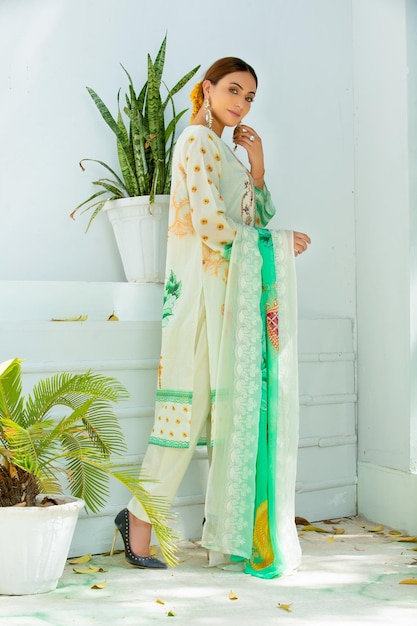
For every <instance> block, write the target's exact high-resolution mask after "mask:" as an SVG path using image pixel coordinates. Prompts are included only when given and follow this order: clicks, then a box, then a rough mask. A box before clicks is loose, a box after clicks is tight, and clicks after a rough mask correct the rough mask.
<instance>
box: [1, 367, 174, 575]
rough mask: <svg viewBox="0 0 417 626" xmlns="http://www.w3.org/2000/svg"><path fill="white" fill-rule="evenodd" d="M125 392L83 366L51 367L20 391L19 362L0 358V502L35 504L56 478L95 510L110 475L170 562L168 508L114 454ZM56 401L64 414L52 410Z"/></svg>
mask: <svg viewBox="0 0 417 626" xmlns="http://www.w3.org/2000/svg"><path fill="white" fill-rule="evenodd" d="M127 395H128V392H127V390H126V389H125V388H124V387H123V386H122V385H121V383H119V382H118V381H117V380H116V379H113V378H108V377H105V376H102V375H100V374H95V373H93V372H91V371H88V372H86V373H82V374H72V373H67V372H64V373H60V374H55V375H53V376H51V377H49V378H45V379H42V380H40V381H39V382H38V383H36V384H35V385H34V387H33V389H32V393H30V394H27V395H26V396H23V395H22V372H21V361H20V360H19V359H17V358H15V359H12V360H10V361H7V362H5V363H2V364H0V506H15V505H27V506H34V505H35V497H36V496H37V495H38V494H39V493H46V494H51V495H53V494H60V493H62V492H63V488H62V478H63V479H64V482H65V483H66V485H67V487H68V489H69V490H70V492H71V494H72V495H73V496H75V497H78V498H82V499H83V500H84V501H85V504H86V508H87V509H88V510H91V511H92V512H96V511H98V510H99V509H100V508H101V507H102V506H103V505H104V504H105V502H106V500H107V498H108V495H109V482H110V479H111V478H115V479H116V480H118V481H120V482H121V483H122V484H123V485H124V486H125V487H127V488H128V489H129V490H130V492H131V493H132V494H133V495H134V496H135V497H136V498H137V499H138V500H139V501H140V502H141V504H142V506H143V508H144V509H145V511H146V513H147V515H148V516H149V519H150V520H151V522H152V524H153V527H154V529H155V534H156V536H157V538H158V541H159V544H160V547H161V551H162V553H163V555H164V557H165V559H166V561H167V563H169V564H171V565H172V564H174V563H175V561H176V558H175V545H174V538H175V536H174V533H173V531H172V530H171V529H170V528H169V527H168V526H167V524H166V519H167V515H168V507H167V506H166V505H165V503H164V502H163V501H162V500H161V499H157V498H154V497H151V496H150V494H149V493H148V491H147V490H146V489H145V488H144V486H143V483H144V482H146V477H144V476H142V475H141V472H140V470H139V468H137V467H134V466H130V465H128V464H127V463H126V462H125V461H124V460H123V458H122V457H120V455H121V454H122V453H123V452H125V451H126V443H125V440H124V436H123V433H122V429H121V427H120V424H119V422H118V420H117V417H116V415H115V414H114V412H113V410H112V404H113V403H115V402H118V401H119V400H122V399H124V398H126V397H127ZM57 407H59V409H58V410H59V411H60V412H61V413H62V412H63V410H64V412H65V415H63V416H62V417H60V416H58V415H57V411H56V409H57ZM54 410H55V411H54ZM112 455H115V456H113V457H112ZM116 457H120V458H117V460H115V458H116Z"/></svg>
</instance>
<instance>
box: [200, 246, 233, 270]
mask: <svg viewBox="0 0 417 626" xmlns="http://www.w3.org/2000/svg"><path fill="white" fill-rule="evenodd" d="M203 239H204V237H203ZM202 252H203V265H204V271H205V272H206V273H207V274H209V275H211V276H218V275H219V272H221V271H222V270H223V269H225V268H226V266H227V264H228V261H227V259H225V258H223V257H222V255H221V254H220V252H219V251H218V250H212V249H211V248H209V247H208V246H206V245H205V244H203V246H202Z"/></svg>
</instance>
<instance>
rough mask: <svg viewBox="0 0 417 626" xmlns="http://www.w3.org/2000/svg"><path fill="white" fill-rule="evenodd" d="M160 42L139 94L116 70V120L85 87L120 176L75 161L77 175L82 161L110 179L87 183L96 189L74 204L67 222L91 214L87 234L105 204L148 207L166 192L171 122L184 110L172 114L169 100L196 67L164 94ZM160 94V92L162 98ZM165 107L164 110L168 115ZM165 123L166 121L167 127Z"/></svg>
mask: <svg viewBox="0 0 417 626" xmlns="http://www.w3.org/2000/svg"><path fill="white" fill-rule="evenodd" d="M166 39H167V38H166V36H165V37H164V39H163V41H162V44H161V47H160V49H159V52H158V54H157V56H156V59H155V61H152V59H151V57H150V55H149V54H148V78H147V81H146V83H145V84H144V85H143V87H142V88H141V89H140V90H139V92H136V90H135V87H134V84H133V81H132V78H131V76H130V74H129V73H128V71H127V70H126V69H125V68H124V67H123V66H122V68H123V70H124V72H125V74H126V76H127V79H128V92H127V93H125V99H126V106H125V107H124V108H123V113H124V114H125V117H124V116H123V113H122V111H121V108H120V90H119V92H118V94H117V118H114V117H113V115H112V114H111V113H110V111H109V109H108V108H107V106H106V105H105V104H104V102H103V101H102V99H101V98H100V96H99V95H98V94H97V93H96V92H95V91H94V90H93V89H91V88H90V87H87V91H88V93H89V94H90V96H91V98H92V99H93V102H94V103H95V105H96V106H97V108H98V110H99V112H100V114H101V116H102V118H103V120H104V121H105V122H106V124H107V125H108V126H109V128H110V129H111V130H112V131H113V133H114V135H115V138H116V148H117V156H118V161H119V165H120V171H121V176H119V175H118V174H117V173H116V172H115V171H114V170H113V169H112V168H111V167H109V166H108V165H107V164H106V163H103V161H98V160H97V159H82V161H81V162H80V166H81V169H82V170H83V171H84V169H85V168H84V162H85V161H93V162H95V163H99V164H100V165H101V166H102V167H104V168H105V169H106V170H107V172H108V173H109V174H110V175H111V177H112V178H100V179H99V180H96V181H93V185H97V186H98V187H100V188H101V189H100V190H99V191H97V192H96V193H94V194H93V195H92V196H90V197H89V198H88V199H87V200H85V201H84V202H82V203H81V204H79V205H78V206H77V207H76V208H75V209H74V211H73V212H72V213H71V217H74V215H75V213H76V212H77V211H78V210H79V209H82V211H81V212H82V213H84V212H85V211H92V213H91V217H90V220H89V222H88V225H87V230H88V229H89V227H90V225H91V223H92V221H93V220H94V218H95V217H96V216H97V215H98V213H99V212H100V211H101V209H102V208H103V206H104V204H105V202H106V200H114V199H116V198H124V197H132V196H150V202H153V199H154V196H155V194H168V193H169V191H170V185H171V165H172V155H173V150H174V145H175V139H176V128H177V123H178V122H179V120H180V119H181V117H182V116H183V115H184V113H185V112H186V111H187V109H184V110H183V111H180V112H179V113H176V110H175V106H174V96H175V94H176V93H178V92H179V91H180V89H182V88H183V87H184V85H186V83H188V81H189V80H190V79H191V78H192V77H193V76H194V74H195V73H196V72H197V70H198V69H199V67H200V66H199V65H198V66H197V67H195V68H194V69H192V70H190V71H189V72H187V74H185V75H184V76H183V77H182V78H181V79H180V80H179V81H178V82H177V83H176V85H175V86H174V87H173V88H172V89H169V88H168V87H167V86H166V85H165V83H164V82H163V80H162V73H163V69H164V64H165V52H166ZM162 86H163V87H164V89H163V90H162ZM161 90H162V91H165V90H166V95H165V97H164V96H163V94H161ZM167 108H168V109H170V113H169V115H168V113H167ZM166 118H170V119H169V122H168V123H167V124H166Z"/></svg>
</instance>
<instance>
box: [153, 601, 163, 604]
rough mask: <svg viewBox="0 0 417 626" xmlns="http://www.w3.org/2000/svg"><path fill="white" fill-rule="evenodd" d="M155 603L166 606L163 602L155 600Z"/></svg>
mask: <svg viewBox="0 0 417 626" xmlns="http://www.w3.org/2000/svg"><path fill="white" fill-rule="evenodd" d="M155 602H156V603H157V604H165V602H164V601H163V600H155Z"/></svg>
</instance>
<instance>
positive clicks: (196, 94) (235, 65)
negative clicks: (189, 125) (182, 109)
mask: <svg viewBox="0 0 417 626" xmlns="http://www.w3.org/2000/svg"><path fill="white" fill-rule="evenodd" d="M232 72H249V73H250V74H252V76H253V78H254V79H255V84H256V86H258V77H257V76H256V73H255V70H254V69H253V67H251V66H250V65H249V64H248V63H246V62H245V61H242V59H238V58H237V57H224V58H223V59H219V60H218V61H215V62H214V63H213V65H210V67H209V68H208V70H207V71H206V73H205V74H204V78H203V80H202V81H201V83H197V84H196V85H195V86H194V89H193V90H192V92H191V94H190V98H191V100H192V102H193V112H192V115H191V121H192V120H193V119H194V118H195V116H196V115H197V113H198V111H199V110H200V108H201V107H202V106H203V101H204V94H203V82H204V81H205V80H209V81H210V82H211V83H213V85H216V84H217V83H218V82H219V80H221V79H222V78H223V77H224V76H226V75H227V74H232Z"/></svg>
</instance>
